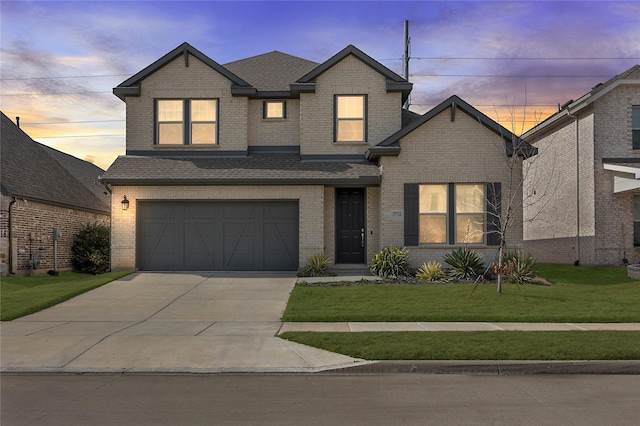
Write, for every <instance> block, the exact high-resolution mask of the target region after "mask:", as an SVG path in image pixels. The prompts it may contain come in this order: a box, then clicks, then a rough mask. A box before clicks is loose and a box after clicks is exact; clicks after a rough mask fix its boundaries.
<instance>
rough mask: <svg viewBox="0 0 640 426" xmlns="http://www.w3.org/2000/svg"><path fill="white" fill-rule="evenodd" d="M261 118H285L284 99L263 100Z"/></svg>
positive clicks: (285, 106) (285, 107)
mask: <svg viewBox="0 0 640 426" xmlns="http://www.w3.org/2000/svg"><path fill="white" fill-rule="evenodd" d="M262 107H263V110H262V118H264V119H277V118H280V119H282V118H287V103H286V102H285V101H264V103H263V105H262Z"/></svg>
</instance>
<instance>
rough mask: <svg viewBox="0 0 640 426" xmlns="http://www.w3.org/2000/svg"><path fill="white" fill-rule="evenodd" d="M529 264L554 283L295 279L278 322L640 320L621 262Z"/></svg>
mask: <svg viewBox="0 0 640 426" xmlns="http://www.w3.org/2000/svg"><path fill="white" fill-rule="evenodd" d="M536 269H537V270H538V271H539V273H540V274H541V275H542V276H544V277H546V278H547V279H549V280H551V281H552V282H553V283H554V285H552V286H540V285H521V286H516V285H514V284H506V285H504V289H503V291H504V293H503V294H497V293H496V285H495V284H481V285H479V286H478V287H477V288H476V289H475V291H472V290H473V289H474V285H472V284H417V285H411V284H409V285H392V284H371V285H357V286H344V287H314V286H304V285H298V286H296V287H295V288H294V290H293V292H292V294H291V297H290V299H289V303H288V305H287V308H286V310H285V313H284V315H283V321H289V322H296V321H298V322H306V321H310V322H334V321H336V322H339V321H354V322H355V321H364V322H371V321H423V322H428V321H492V322H640V309H638V307H639V306H640V281H635V280H631V279H630V278H628V277H627V274H626V269H625V268H624V267H612V268H587V267H575V266H563V265H537V266H536Z"/></svg>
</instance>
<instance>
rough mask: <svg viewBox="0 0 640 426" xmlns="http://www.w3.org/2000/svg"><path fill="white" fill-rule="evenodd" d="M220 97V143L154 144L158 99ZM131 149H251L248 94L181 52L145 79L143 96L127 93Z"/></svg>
mask: <svg viewBox="0 0 640 426" xmlns="http://www.w3.org/2000/svg"><path fill="white" fill-rule="evenodd" d="M204 98H207V99H208V98H211V99H219V111H218V119H219V123H218V126H219V143H218V146H212V145H206V146H180V145H165V146H158V145H155V144H154V140H153V139H154V135H155V131H154V125H155V124H154V109H155V106H154V100H155V99H204ZM126 102H127V149H128V150H152V149H154V150H158V151H162V150H176V149H182V150H190V151H211V150H216V149H220V150H227V151H244V150H246V149H247V108H248V107H247V102H248V101H247V98H245V97H234V96H231V81H229V80H228V79H227V78H225V77H223V76H222V75H221V74H219V73H218V72H216V71H215V70H213V69H212V68H210V67H209V66H208V65H206V64H204V63H203V62H201V61H200V60H199V59H197V58H196V57H194V56H192V55H189V67H186V66H185V61H184V57H182V56H180V57H178V58H176V59H175V60H174V61H172V62H171V63H169V64H167V65H165V66H164V67H163V68H161V69H160V70H158V71H156V72H155V73H153V74H151V75H150V76H149V77H147V78H146V79H145V80H144V81H142V83H141V92H140V96H138V97H136V96H128V97H127V101H126Z"/></svg>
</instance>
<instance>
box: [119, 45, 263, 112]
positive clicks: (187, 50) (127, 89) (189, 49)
mask: <svg viewBox="0 0 640 426" xmlns="http://www.w3.org/2000/svg"><path fill="white" fill-rule="evenodd" d="M188 54H191V55H193V56H194V57H196V58H198V59H199V60H201V61H202V62H204V63H205V64H207V65H208V66H210V67H211V68H212V69H214V70H216V71H217V72H219V73H220V74H222V75H223V76H224V77H226V78H227V79H229V81H230V82H231V84H232V85H233V86H234V87H237V88H238V89H245V90H246V89H250V88H251V84H249V83H247V82H246V81H244V80H243V79H241V78H240V77H238V76H237V75H235V74H234V73H232V72H231V71H229V70H228V69H226V68H225V67H223V66H222V65H220V64H219V63H217V62H216V61H214V60H213V59H211V58H209V57H208V56H207V55H205V54H204V53H202V52H200V51H199V50H198V49H196V48H195V47H193V46H191V45H190V44H189V43H186V42H185V43H182V44H181V45H180V46H178V47H176V48H175V49H173V50H172V51H171V52H169V53H167V54H166V55H164V56H163V57H162V58H160V59H158V60H157V61H155V62H154V63H152V64H151V65H149V66H147V67H146V68H144V69H143V70H142V71H140V72H138V73H136V74H135V75H133V76H132V77H130V78H128V79H127V80H125V81H123V82H122V83H120V84H119V85H118V86H117V87H115V88H114V89H113V93H114V94H115V95H116V96H118V97H119V98H120V99H122V100H124V99H125V97H126V96H140V83H141V82H142V80H144V79H145V78H147V77H149V76H150V75H151V74H153V73H155V72H156V71H158V70H159V69H161V68H162V67H164V66H165V65H167V64H168V63H170V62H172V61H174V60H175V59H176V58H178V57H180V56H184V60H185V64H187V66H188V64H189V56H188Z"/></svg>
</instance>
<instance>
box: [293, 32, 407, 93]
mask: <svg viewBox="0 0 640 426" xmlns="http://www.w3.org/2000/svg"><path fill="white" fill-rule="evenodd" d="M349 55H353V56H355V57H356V58H358V59H359V60H360V61H362V62H363V63H365V64H366V65H368V66H369V67H371V68H372V69H373V70H375V71H376V72H378V73H379V74H381V75H382V76H383V77H385V79H386V81H387V91H389V92H402V98H403V102H404V101H405V100H406V99H407V97H408V96H409V93H410V92H411V89H412V88H413V84H412V83H409V82H408V81H407V80H405V79H404V78H402V77H400V76H399V75H398V74H396V73H395V72H393V71H391V70H390V69H389V68H387V67H385V66H384V65H382V64H381V63H380V62H378V61H376V60H375V59H373V58H372V57H370V56H369V55H367V54H366V53H364V52H363V51H362V50H360V49H358V48H357V47H355V46H354V45H352V44H350V45H349V46H347V47H345V48H344V49H342V50H341V51H340V52H338V53H336V54H335V55H333V56H332V57H331V58H329V59H328V60H326V61H325V62H323V63H322V64H320V65H318V66H317V67H316V68H315V69H313V70H312V71H310V72H309V73H307V74H305V75H304V76H302V77H301V78H300V79H298V81H296V82H295V83H294V84H292V85H291V91H292V92H295V91H304V92H313V91H314V90H315V83H316V80H317V78H318V77H320V76H321V75H322V74H324V73H325V72H326V71H327V70H329V69H330V68H332V67H333V66H334V65H336V64H337V63H338V62H340V61H342V60H343V59H345V58H346V57H347V56H349Z"/></svg>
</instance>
